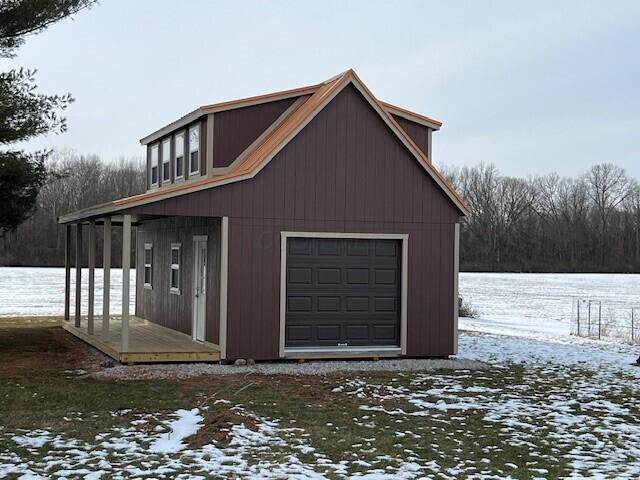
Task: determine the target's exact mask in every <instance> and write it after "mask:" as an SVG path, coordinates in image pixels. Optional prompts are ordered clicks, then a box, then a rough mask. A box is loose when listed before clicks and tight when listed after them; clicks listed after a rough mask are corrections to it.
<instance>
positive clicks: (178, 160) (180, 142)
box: [173, 132, 184, 180]
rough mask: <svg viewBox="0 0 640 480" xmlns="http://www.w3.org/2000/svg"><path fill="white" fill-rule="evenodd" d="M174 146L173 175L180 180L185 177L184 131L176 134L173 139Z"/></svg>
mask: <svg viewBox="0 0 640 480" xmlns="http://www.w3.org/2000/svg"><path fill="white" fill-rule="evenodd" d="M173 148H174V153H173V155H174V158H173V165H174V166H173V168H174V172H173V176H174V178H175V179H176V180H179V179H181V178H184V132H181V133H178V134H176V136H175V137H174V139H173Z"/></svg>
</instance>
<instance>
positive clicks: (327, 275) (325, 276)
mask: <svg viewBox="0 0 640 480" xmlns="http://www.w3.org/2000/svg"><path fill="white" fill-rule="evenodd" d="M316 279H317V282H318V284H320V285H322V284H324V285H326V284H329V285H337V284H339V283H341V281H342V272H341V271H340V268H318V269H316Z"/></svg>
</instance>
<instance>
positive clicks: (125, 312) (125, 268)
mask: <svg viewBox="0 0 640 480" xmlns="http://www.w3.org/2000/svg"><path fill="white" fill-rule="evenodd" d="M130 264H131V215H125V216H124V220H123V222H122V330H121V340H122V351H123V352H126V351H128V350H129V268H130Z"/></svg>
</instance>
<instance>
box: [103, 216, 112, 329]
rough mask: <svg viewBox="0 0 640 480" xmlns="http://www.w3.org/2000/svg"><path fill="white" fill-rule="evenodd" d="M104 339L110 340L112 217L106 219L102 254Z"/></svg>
mask: <svg viewBox="0 0 640 480" xmlns="http://www.w3.org/2000/svg"><path fill="white" fill-rule="evenodd" d="M102 270H103V271H104V274H103V277H102V279H103V285H102V293H103V296H102V339H103V340H108V339H109V295H110V292H109V290H110V287H111V217H107V218H105V219H104V248H103V252H102Z"/></svg>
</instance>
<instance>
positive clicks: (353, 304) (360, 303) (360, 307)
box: [346, 297, 369, 312]
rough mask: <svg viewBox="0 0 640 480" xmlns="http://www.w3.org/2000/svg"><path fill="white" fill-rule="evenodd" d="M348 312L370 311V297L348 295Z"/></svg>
mask: <svg viewBox="0 0 640 480" xmlns="http://www.w3.org/2000/svg"><path fill="white" fill-rule="evenodd" d="M346 301H347V309H346V310H347V312H368V311H369V297H346Z"/></svg>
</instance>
